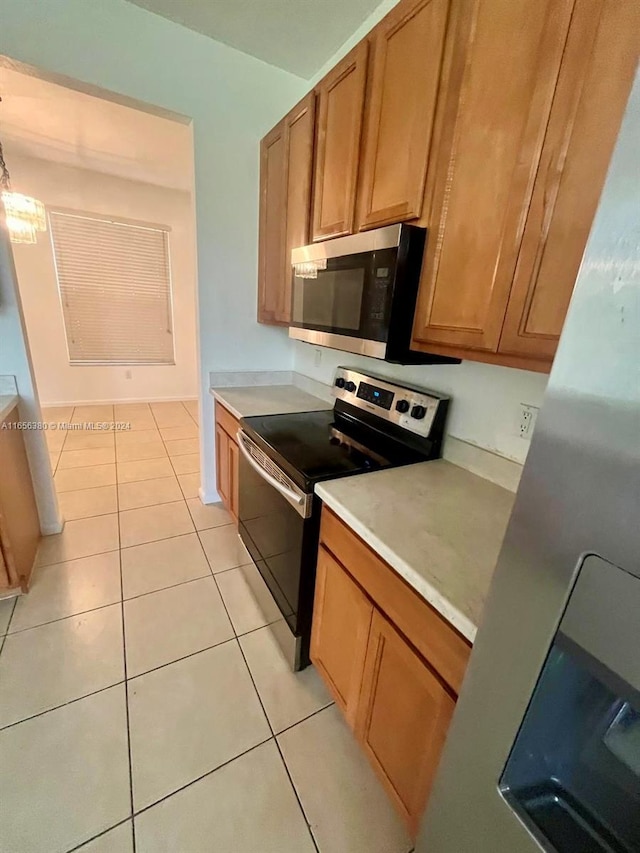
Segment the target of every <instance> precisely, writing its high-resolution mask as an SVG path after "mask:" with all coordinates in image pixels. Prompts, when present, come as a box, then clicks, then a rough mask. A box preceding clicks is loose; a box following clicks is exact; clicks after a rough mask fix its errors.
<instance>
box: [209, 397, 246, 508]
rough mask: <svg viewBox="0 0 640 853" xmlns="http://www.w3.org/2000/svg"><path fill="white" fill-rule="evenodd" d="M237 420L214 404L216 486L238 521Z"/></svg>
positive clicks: (223, 501) (226, 505) (224, 502)
mask: <svg viewBox="0 0 640 853" xmlns="http://www.w3.org/2000/svg"><path fill="white" fill-rule="evenodd" d="M239 427H240V424H239V422H238V420H237V419H236V418H235V417H234V416H233V415H232V414H231V412H229V411H227V409H225V408H224V406H222V405H221V404H220V403H218V402H216V425H215V442H216V486H217V489H218V494H219V495H220V497H221V498H222V503H223V504H224V505H225V507H226V508H227V509H228V511H229V512H230V513H231V515H232V516H233V518H234V520H235V521H236V523H237V521H238V494H239V492H238V485H239V484H238V462H239V451H238V442H237V440H236V434H237V432H238V429H239Z"/></svg>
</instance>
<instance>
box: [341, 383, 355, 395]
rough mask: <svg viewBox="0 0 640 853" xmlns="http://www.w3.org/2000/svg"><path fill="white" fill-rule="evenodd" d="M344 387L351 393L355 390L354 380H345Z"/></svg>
mask: <svg viewBox="0 0 640 853" xmlns="http://www.w3.org/2000/svg"><path fill="white" fill-rule="evenodd" d="M344 387H345V388H346V389H347V391H351V393H352V394H353V392H354V391H355V390H356V383H355V382H347V384H346V385H345V386H344Z"/></svg>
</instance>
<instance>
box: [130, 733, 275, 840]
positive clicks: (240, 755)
mask: <svg viewBox="0 0 640 853" xmlns="http://www.w3.org/2000/svg"><path fill="white" fill-rule="evenodd" d="M272 740H275V738H274V737H273V736H270V737H267V738H265V739H264V740H261V741H260V742H259V743H255V744H254V745H253V746H250V747H249V748H248V749H245V750H243V752H240V753H238V755H234V756H233V758H229V759H228V760H227V761H223V762H222V764H218V766H217V767H213V768H212V769H211V770H207V772H206V773H203V774H202V775H201V776H198V777H197V778H196V779H192V780H191V781H190V782H186V783H185V784H184V785H181V786H180V787H179V788H176V789H175V791H170V792H169V793H168V794H165V795H164V796H163V797H160V799H159V800H154V801H153V802H152V803H149V805H147V806H144V807H143V808H141V809H138V811H137V812H134V813H133V818H134V821H133V824H134V826H135V818H137V817H140V815H142V814H144V813H145V812H148V811H149V810H150V809H152V808H154V807H155V806H158V805H160V803H164V802H165V801H166V800H169V799H170V798H171V797H174V796H175V795H176V794H181V793H182V792H183V791H186V789H187V788H190V787H191V786H192V785H196V784H197V783H198V782H202V780H203V779H206V778H207V776H212V775H213V774H214V773H217V772H218V770H222V768H223V767H227V766H228V765H229V764H233V762H234V761H238V759H240V758H243V757H244V756H245V755H248V754H249V753H250V752H253V750H254V749H258V747H261V746H264V745H265V743H269V741H272Z"/></svg>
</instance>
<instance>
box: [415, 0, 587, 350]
mask: <svg viewBox="0 0 640 853" xmlns="http://www.w3.org/2000/svg"><path fill="white" fill-rule="evenodd" d="M453 6H454V16H453V18H454V20H453V21H452V27H451V28H450V32H451V49H450V51H448V53H447V61H446V63H445V67H444V73H443V80H442V83H443V98H442V105H441V107H439V110H441V115H440V116H439V117H438V127H437V137H438V138H437V141H436V146H435V147H434V156H433V157H432V158H431V162H430V166H429V168H430V170H433V179H432V180H430V181H429V182H428V183H429V187H430V192H431V197H430V198H429V199H427V200H426V202H427V204H426V219H427V227H428V228H429V231H430V233H429V237H428V244H427V251H426V255H425V260H424V264H423V271H422V278H421V284H420V293H419V299H418V306H417V310H416V316H415V322H414V344H415V345H417V346H418V348H420V344H422V345H423V346H422V348H423V349H425V348H428V345H429V344H436V345H438V344H444V345H450V346H458V347H464V348H472V349H478V350H486V351H488V352H496V351H497V349H498V343H499V340H500V334H501V330H502V324H503V321H504V316H505V312H506V308H507V301H508V299H509V291H510V289H511V282H512V280H513V275H514V270H515V267H516V261H517V258H518V250H519V246H520V241H521V239H522V234H523V229H524V224H525V222H526V217H527V212H528V208H529V202H530V199H531V195H532V192H533V186H534V181H535V177H536V172H537V168H538V164H539V162H540V159H541V153H542V147H543V143H544V139H545V132H546V127H547V123H548V120H549V114H550V110H551V104H552V101H553V96H554V92H555V89H556V85H557V82H558V76H559V72H560V65H561V61H562V55H563V51H564V46H565V42H566V39H567V33H568V30H569V24H570V21H571V14H572V11H573V6H574V0H518V2H516V3H514V2H513V0H453ZM425 344H426V345H427V346H426V347H425V346H424V345H425Z"/></svg>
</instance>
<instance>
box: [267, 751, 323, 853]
mask: <svg viewBox="0 0 640 853" xmlns="http://www.w3.org/2000/svg"><path fill="white" fill-rule="evenodd" d="M273 740H274V741H275V744H276V749H277V750H278V755H279V756H280V760H281V761H282V766H283V767H284V771H285V773H286V774H287V778H288V779H289V784H290V785H291V790H292V791H293V793H294V796H295V798H296V800H297V801H298V806H299V807H300V811H301V812H302V817H303V818H304V821H305V823H306V824H307V831H308V832H309V838H310V839H311V843H312V844H313V846H314V847H315V849H316V853H320V848H319V847H318V842H317V841H316V837H315V835H314V834H313V830H312V829H311V821H310V820H309V818H308V817H307V813H306V811H305V810H304V806H303V805H302V799H301V798H300V794H299V793H298V789H297V788H296V786H295V784H294V781H293V777H292V776H291V773H290V772H289V765H288V764H287V762H286V760H285V757H284V754H283V752H282V750H281V749H280V744H279V743H278V738H277V736H276V735H274V737H273Z"/></svg>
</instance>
